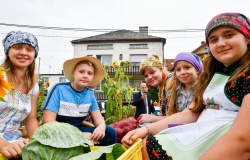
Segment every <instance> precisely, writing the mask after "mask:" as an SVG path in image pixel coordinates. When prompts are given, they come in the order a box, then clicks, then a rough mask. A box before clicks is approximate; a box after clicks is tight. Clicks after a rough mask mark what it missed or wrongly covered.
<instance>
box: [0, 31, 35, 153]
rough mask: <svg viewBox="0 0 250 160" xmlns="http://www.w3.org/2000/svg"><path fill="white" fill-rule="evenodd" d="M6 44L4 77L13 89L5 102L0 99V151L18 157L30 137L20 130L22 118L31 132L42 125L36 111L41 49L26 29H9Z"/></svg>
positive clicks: (31, 133)
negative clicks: (37, 67)
mask: <svg viewBox="0 0 250 160" xmlns="http://www.w3.org/2000/svg"><path fill="white" fill-rule="evenodd" d="M3 46H4V52H5V55H6V57H5V59H4V62H3V64H2V66H3V68H5V69H9V70H8V71H7V72H6V76H5V77H4V78H5V79H6V80H7V81H8V82H9V83H11V84H12V86H13V89H12V90H11V91H7V95H6V96H4V97H3V99H4V100H5V102H0V154H3V155H4V156H5V157H7V158H13V157H14V158H17V157H19V156H21V149H22V147H23V146H24V145H25V144H27V143H28V141H29V140H28V139H24V138H23V137H22V133H21V131H19V130H18V128H19V127H20V125H21V122H22V121H24V122H25V128H26V130H27V133H28V136H32V135H33V133H34V132H35V130H36V129H37V128H38V127H39V126H38V121H37V115H36V111H37V108H36V104H37V99H38V94H39V87H38V84H37V83H36V75H35V65H36V64H35V58H36V57H37V54H38V51H39V49H38V42H37V39H36V37H35V36H34V35H33V34H30V33H27V32H22V31H12V32H9V33H8V34H7V36H6V38H5V39H4V40H3Z"/></svg>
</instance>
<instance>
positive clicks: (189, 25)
mask: <svg viewBox="0 0 250 160" xmlns="http://www.w3.org/2000/svg"><path fill="white" fill-rule="evenodd" d="M249 6H250V0H240V1H237V0H226V1H223V0H1V5H0V23H2V24H1V25H0V39H1V40H2V39H3V38H4V37H5V36H6V34H7V33H8V32H10V31H12V30H22V31H27V32H30V33H33V34H34V35H36V36H37V38H38V41H39V48H40V51H39V54H38V57H41V61H40V73H59V71H60V70H62V64H63V62H64V61H65V60H67V59H70V58H73V50H74V48H73V46H72V45H71V43H70V41H71V40H75V39H79V38H84V37H89V36H93V35H98V34H103V33H105V32H97V31H72V30H52V29H37V28H26V27H15V26H6V25H3V24H17V25H30V26H46V27H62V28H82V29H115V30H118V29H127V30H138V29H139V26H148V27H149V34H150V35H153V36H158V37H163V38H166V39H167V40H166V44H165V48H164V50H165V57H166V58H174V57H175V55H176V54H177V53H179V52H182V51H192V50H194V49H195V48H197V47H198V46H199V45H200V43H201V41H204V31H200V32H184V33H183V32H165V31H160V32H159V33H155V32H151V31H150V30H152V31H153V30H178V29H204V28H205V27H206V24H207V22H208V21H209V20H210V19H211V18H212V17H213V16H215V15H217V14H219V13H223V12H241V13H243V14H245V15H246V16H248V17H250V9H249ZM3 58H4V53H3V46H2V45H0V59H3ZM37 60H38V59H37ZM37 64H38V61H37ZM50 65H51V68H50V67H49V66H50Z"/></svg>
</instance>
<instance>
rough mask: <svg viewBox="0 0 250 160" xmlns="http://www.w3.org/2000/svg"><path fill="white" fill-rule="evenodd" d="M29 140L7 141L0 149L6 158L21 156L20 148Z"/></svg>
mask: <svg viewBox="0 0 250 160" xmlns="http://www.w3.org/2000/svg"><path fill="white" fill-rule="evenodd" d="M28 142H29V139H25V140H22V141H16V142H13V143H9V144H8V145H7V146H5V147H3V148H2V149H1V150H0V153H1V154H3V155H4V156H5V157H6V158H18V157H21V156H22V150H21V149H22V148H23V147H24V146H25V145H26V144H27V143H28Z"/></svg>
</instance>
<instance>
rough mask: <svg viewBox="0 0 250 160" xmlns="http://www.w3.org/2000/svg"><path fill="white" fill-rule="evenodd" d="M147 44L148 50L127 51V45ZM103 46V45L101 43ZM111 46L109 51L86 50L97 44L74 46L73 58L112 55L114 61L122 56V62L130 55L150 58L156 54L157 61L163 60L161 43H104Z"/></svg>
mask: <svg viewBox="0 0 250 160" xmlns="http://www.w3.org/2000/svg"><path fill="white" fill-rule="evenodd" d="M145 43H147V44H148V49H129V44H145ZM102 44H105V43H102ZM106 44H113V49H111V50H87V46H88V45H98V44H75V45H74V57H81V56H86V55H92V56H94V57H95V56H96V55H113V59H112V61H114V60H118V59H119V55H120V54H122V55H123V61H126V60H128V61H129V58H130V54H147V55H148V57H150V56H151V55H152V54H158V55H159V59H160V60H161V61H162V59H163V44H162V42H136V43H106Z"/></svg>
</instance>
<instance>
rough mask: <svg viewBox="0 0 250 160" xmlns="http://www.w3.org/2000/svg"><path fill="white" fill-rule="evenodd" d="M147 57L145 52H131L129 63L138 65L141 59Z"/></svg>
mask: <svg viewBox="0 0 250 160" xmlns="http://www.w3.org/2000/svg"><path fill="white" fill-rule="evenodd" d="M145 58H147V55H146V54H131V55H130V64H131V66H140V62H141V60H143V59H145Z"/></svg>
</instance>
